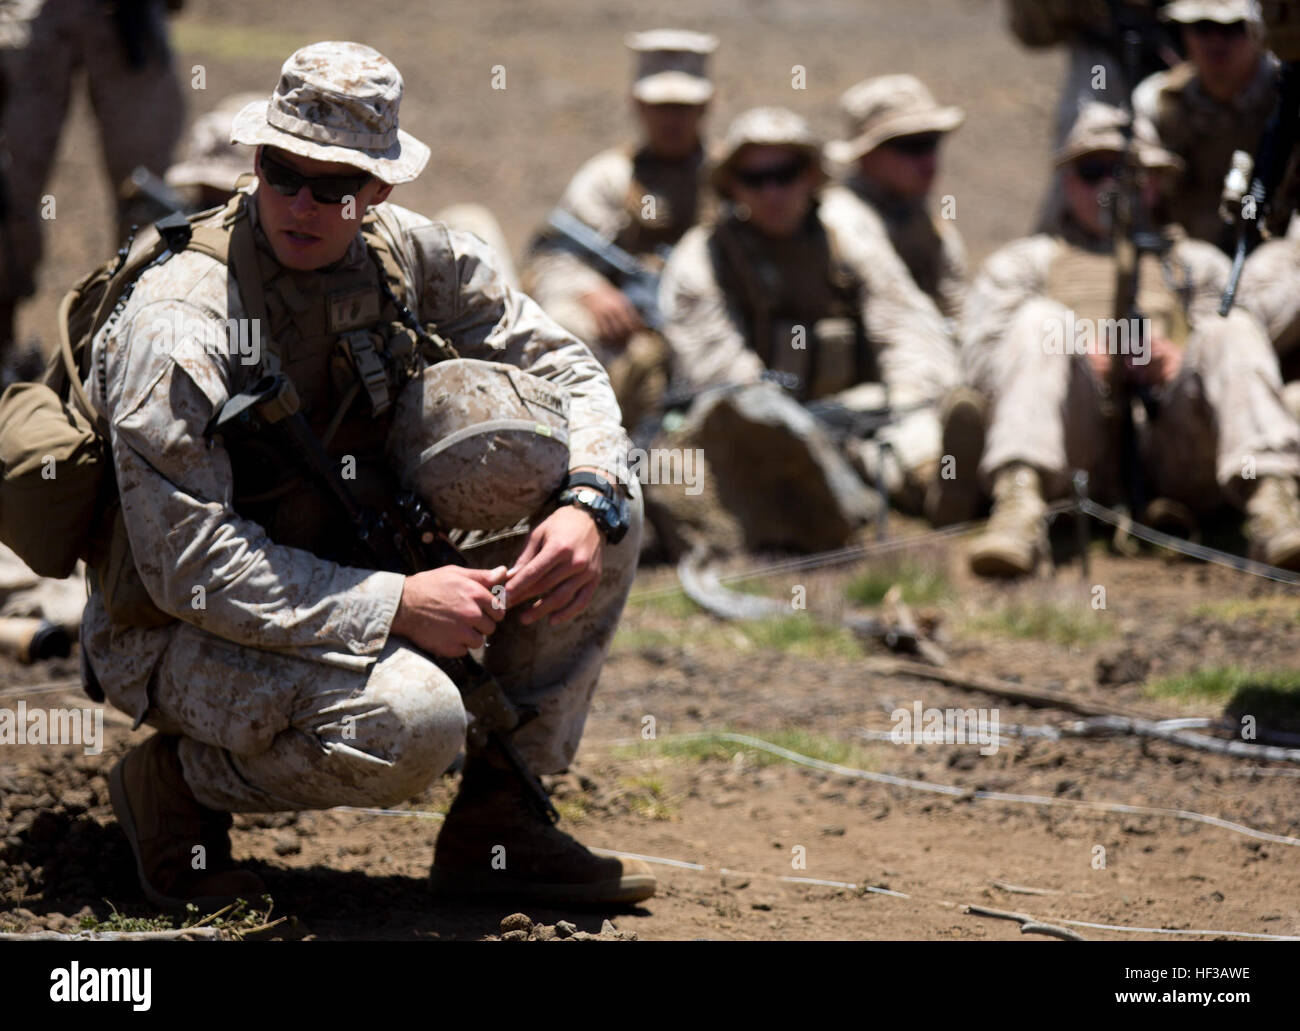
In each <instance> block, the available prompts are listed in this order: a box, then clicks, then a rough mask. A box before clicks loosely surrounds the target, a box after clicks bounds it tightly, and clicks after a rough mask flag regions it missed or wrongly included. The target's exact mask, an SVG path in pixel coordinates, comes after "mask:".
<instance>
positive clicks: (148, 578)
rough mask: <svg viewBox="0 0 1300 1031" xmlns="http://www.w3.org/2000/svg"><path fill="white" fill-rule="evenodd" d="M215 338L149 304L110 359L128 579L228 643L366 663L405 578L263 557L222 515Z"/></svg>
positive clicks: (264, 551)
mask: <svg viewBox="0 0 1300 1031" xmlns="http://www.w3.org/2000/svg"><path fill="white" fill-rule="evenodd" d="M180 260H181V259H180V258H176V259H173V261H177V262H179V261H180ZM165 268H166V266H164V269H165ZM223 279H224V277H223ZM168 327H173V328H168ZM224 334H225V324H224V322H223V321H222V320H221V319H219V318H218V317H217V316H216V314H215V313H214V312H213V311H211V310H210V309H207V308H205V307H203V306H199V305H196V304H194V303H191V302H189V301H174V300H168V301H155V302H153V303H146V304H143V305H142V306H140V307H138V308H137V310H136V313H135V315H134V317H133V318H131V319H130V321H129V322H127V323H126V325H125V328H124V330H123V331H122V333H121V334H120V335H119V336H118V338H117V340H118V341H119V343H118V345H117V346H114V347H111V348H110V352H111V354H113V355H116V357H112V356H110V357H109V359H108V370H109V377H108V382H109V383H110V397H109V398H108V403H107V412H108V415H109V423H110V438H111V446H112V455H113V464H114V467H115V469H116V473H117V484H118V490H119V493H120V496H121V501H122V513H123V516H124V519H125V523H126V530H127V535H128V537H129V539H130V542H131V551H132V554H133V556H134V557H135V561H136V567H137V570H138V572H139V574H140V578H141V580H142V581H143V583H144V586H145V588H146V589H147V590H148V592H149V594H150V596H151V597H152V598H153V600H154V603H155V604H156V605H158V607H159V608H160V609H162V610H163V611H164V612H166V613H168V614H169V615H172V616H174V617H176V618H178V619H182V620H185V621H187V622H189V623H193V624H194V625H196V626H198V627H201V628H202V629H204V630H206V631H209V632H210V633H213V634H215V635H217V636H219V637H223V638H225V639H226V640H229V641H234V642H236V643H238V644H244V645H250V646H253V647H258V648H300V647H325V648H330V649H337V650H339V651H345V652H350V653H352V654H355V655H374V654H376V653H378V652H379V651H380V650H381V649H382V648H383V646H384V643H385V642H386V640H387V638H388V631H389V627H390V625H391V623H392V619H393V614H394V613H395V612H396V610H397V604H398V602H399V600H400V599H401V593H402V586H403V582H404V578H403V577H402V576H400V575H398V574H395V573H384V572H374V571H370V570H362V569H352V568H348V567H344V566H340V565H337V564H335V563H333V562H327V561H325V560H323V559H319V558H317V557H316V556H314V555H312V554H311V553H309V552H306V551H301V550H298V549H296V548H287V547H282V546H280V545H276V544H273V543H272V542H271V541H270V540H269V539H268V538H267V536H266V533H265V531H264V530H263V529H262V527H261V526H259V525H257V524H256V523H253V522H250V521H249V520H246V519H241V518H240V517H239V515H238V514H237V513H236V512H235V511H234V508H233V506H232V497H233V486H232V476H231V468H230V459H229V456H228V454H227V453H226V451H225V450H224V449H223V448H222V447H220V446H219V445H217V444H215V443H210V442H209V441H208V440H207V439H206V438H205V436H204V431H205V429H206V427H207V425H208V423H209V421H210V420H211V418H212V417H213V415H214V413H216V412H217V411H218V410H219V409H220V407H221V405H222V404H223V403H224V401H225V400H226V398H227V396H228V392H229V390H230V367H229V365H228V364H227V360H226V359H225V358H224V357H221V356H219V355H214V354H213V353H212V350H213V349H212V348H211V347H210V346H209V344H208V343H207V342H210V341H212V340H220V339H224V338H225V337H224ZM101 343H102V342H101Z"/></svg>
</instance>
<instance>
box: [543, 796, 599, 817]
mask: <svg viewBox="0 0 1300 1031" xmlns="http://www.w3.org/2000/svg"><path fill="white" fill-rule="evenodd" d="M551 805H553V806H555V811H556V812H557V813H559V814H560V819H561V820H563V821H565V822H566V823H582V821H583V820H585V819H586V818H587V817H588V816H589V815H591V809H592V805H591V802H590V801H589V800H588V799H586V798H585V797H584V796H582V795H571V796H569V797H568V798H552V799H551Z"/></svg>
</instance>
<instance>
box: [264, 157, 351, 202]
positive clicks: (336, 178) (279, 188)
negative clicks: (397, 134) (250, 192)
mask: <svg viewBox="0 0 1300 1031" xmlns="http://www.w3.org/2000/svg"><path fill="white" fill-rule="evenodd" d="M261 168H262V175H263V176H264V177H265V178H266V181H267V184H268V185H269V186H270V187H271V189H273V190H275V192H276V193H279V194H282V195H283V196H285V197H296V196H298V191H299V190H301V189H302V188H303V187H304V186H306V187H307V188H308V189H309V190H311V195H312V197H313V198H314V199H315V201H316V203H317V204H342V203H343V201H344V200H345V199H347V198H348V197H355V196H356V195H357V193H358V192H359V191H360V190H361V188H362V187H363V186H365V185H366V183H368V182H370V180H371V176H369V175H365V174H362V175H346V176H344V175H315V176H313V175H303V174H302V173H301V172H299V171H297V170H296V169H293V168H290V167H289V166H288V165H286V164H284V162H282V161H277V160H276V159H275V158H273V157H272V156H271V155H270V154H269V153H267V152H266V151H265V150H263V151H262V161H261Z"/></svg>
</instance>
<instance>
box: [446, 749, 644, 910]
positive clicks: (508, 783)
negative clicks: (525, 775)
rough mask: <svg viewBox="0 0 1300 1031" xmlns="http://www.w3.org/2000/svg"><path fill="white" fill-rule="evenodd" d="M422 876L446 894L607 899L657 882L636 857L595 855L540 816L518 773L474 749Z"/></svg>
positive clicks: (636, 895) (618, 899)
mask: <svg viewBox="0 0 1300 1031" xmlns="http://www.w3.org/2000/svg"><path fill="white" fill-rule="evenodd" d="M429 876H430V882H431V885H432V887H433V890H434V892H435V893H436V894H438V895H439V896H441V897H444V898H448V899H453V898H460V899H465V898H474V897H488V898H496V899H502V898H509V899H517V900H519V901H530V902H537V903H543V904H556V903H580V904H598V905H600V904H603V905H610V904H615V903H630V902H640V901H641V900H642V899H648V898H649V897H650V896H651V895H653V894H654V893H655V888H656V884H655V877H654V874H653V873H651V872H650V867H648V866H647V865H646V864H645V863H643V862H641V860H639V859H614V858H605V857H603V856H597V855H594V854H593V853H592V852H590V851H588V850H587V849H586V848H584V847H583V846H582V845H581V844H579V843H578V842H577V841H575V840H574V839H573V838H571V837H569V835H567V834H565V833H564V832H563V831H562V830H560V829H559V828H557V827H554V826H552V825H551V824H549V823H546V822H545V821H543V820H542V818H541V817H540V816H538V815H537V814H536V813H535V812H534V811H533V809H532V808H531V806H530V803H529V800H528V798H527V796H526V794H525V788H524V786H523V784H522V783H521V782H520V781H519V779H518V777H516V775H515V774H514V773H513V772H512V771H510V770H508V769H500V768H498V767H496V766H494V765H492V763H490V762H489V761H488V760H486V759H485V758H483V757H482V756H480V755H471V756H470V757H469V758H468V759H467V760H466V762H465V772H464V774H463V775H462V778H461V786H460V793H459V794H458V795H457V796H456V800H455V802H453V803H452V806H451V811H450V812H448V813H447V819H446V821H445V822H444V823H443V825H442V830H441V831H440V832H439V834H438V844H437V845H436V846H435V848H434V853H433V868H432V870H431V871H430V874H429Z"/></svg>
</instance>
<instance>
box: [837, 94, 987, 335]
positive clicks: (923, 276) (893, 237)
mask: <svg viewBox="0 0 1300 1031" xmlns="http://www.w3.org/2000/svg"><path fill="white" fill-rule="evenodd" d="M840 109H841V111H842V112H843V114H844V116H845V120H846V121H847V123H848V126H849V138H847V139H844V140H832V141H831V142H830V143H828V144H827V145H826V156H827V157H828V158H829V159H830V160H831V161H832V162H835V163H836V164H840V165H846V166H852V165H853V164H854V163H856V162H857V161H858V160H859V159H861V158H862V157H863V156H864V155H866V154H869V153H870V152H871V151H873V150H874V149H875V148H876V147H878V146H880V145H881V144H882V143H886V142H887V141H889V140H893V139H897V138H899V137H904V136H913V135H917V134H922V133H947V132H951V131H952V130H953V129H956V128H957V127H958V126H959V125H961V123H962V121H963V120H964V119H965V115H964V114H963V113H962V111H961V110H960V109H959V108H955V107H940V106H939V105H938V104H937V103H936V102H935V100H934V98H933V97H932V96H931V95H930V92H929V90H927V89H926V88H925V86H924V85H922V83H921V82H920V81H919V80H918V79H916V78H914V77H913V76H910V75H883V76H880V77H878V78H875V79H867V80H866V81H864V82H860V83H858V84H857V85H856V86H853V87H852V88H851V89H849V90H847V91H845V93H844V95H843V96H842V97H840ZM845 186H847V187H848V189H849V190H850V191H851V192H852V193H853V194H855V195H856V196H857V197H859V198H860V199H861V200H862V201H863V202H864V203H866V204H867V205H869V206H870V207H871V208H872V210H874V211H875V213H876V214H877V215H879V216H880V219H881V221H883V222H884V224H885V228H886V229H887V230H888V232H889V240H890V243H892V244H893V245H894V250H896V251H897V252H898V255H899V257H900V258H902V259H903V264H905V265H906V266H907V270H908V271H909V272H910V273H911V274H912V279H914V280H915V281H916V285H917V286H919V287H920V288H921V290H922V292H923V293H925V294H926V295H927V296H928V297H929V298H930V300H932V301H933V302H934V303H935V305H936V307H938V309H939V312H940V313H941V314H942V315H943V316H944V318H947V319H951V320H952V323H951V324H952V325H953V327H954V330H955V327H956V323H957V322H958V321H959V320H960V317H961V304H962V298H963V297H964V295H965V293H966V277H967V272H968V270H967V262H966V247H965V244H963V243H962V239H961V234H960V233H959V232H957V227H956V225H955V224H954V223H953V221H952V220H951V219H943V218H935V217H934V216H933V215H932V214H931V213H930V212H929V211H928V210H926V204H925V201H924V200H921V201H914V200H909V199H902V198H899V197H897V196H895V195H893V194H892V193H891V192H890V191H888V190H887V189H886V188H885V187H884V186H882V185H881V184H879V183H877V182H874V181H872V180H871V179H870V178H869V177H868V176H867V175H866V174H865V173H864V172H862V171H861V170H858V169H854V168H852V167H850V168H849V171H848V175H847V178H846V180H845Z"/></svg>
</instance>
